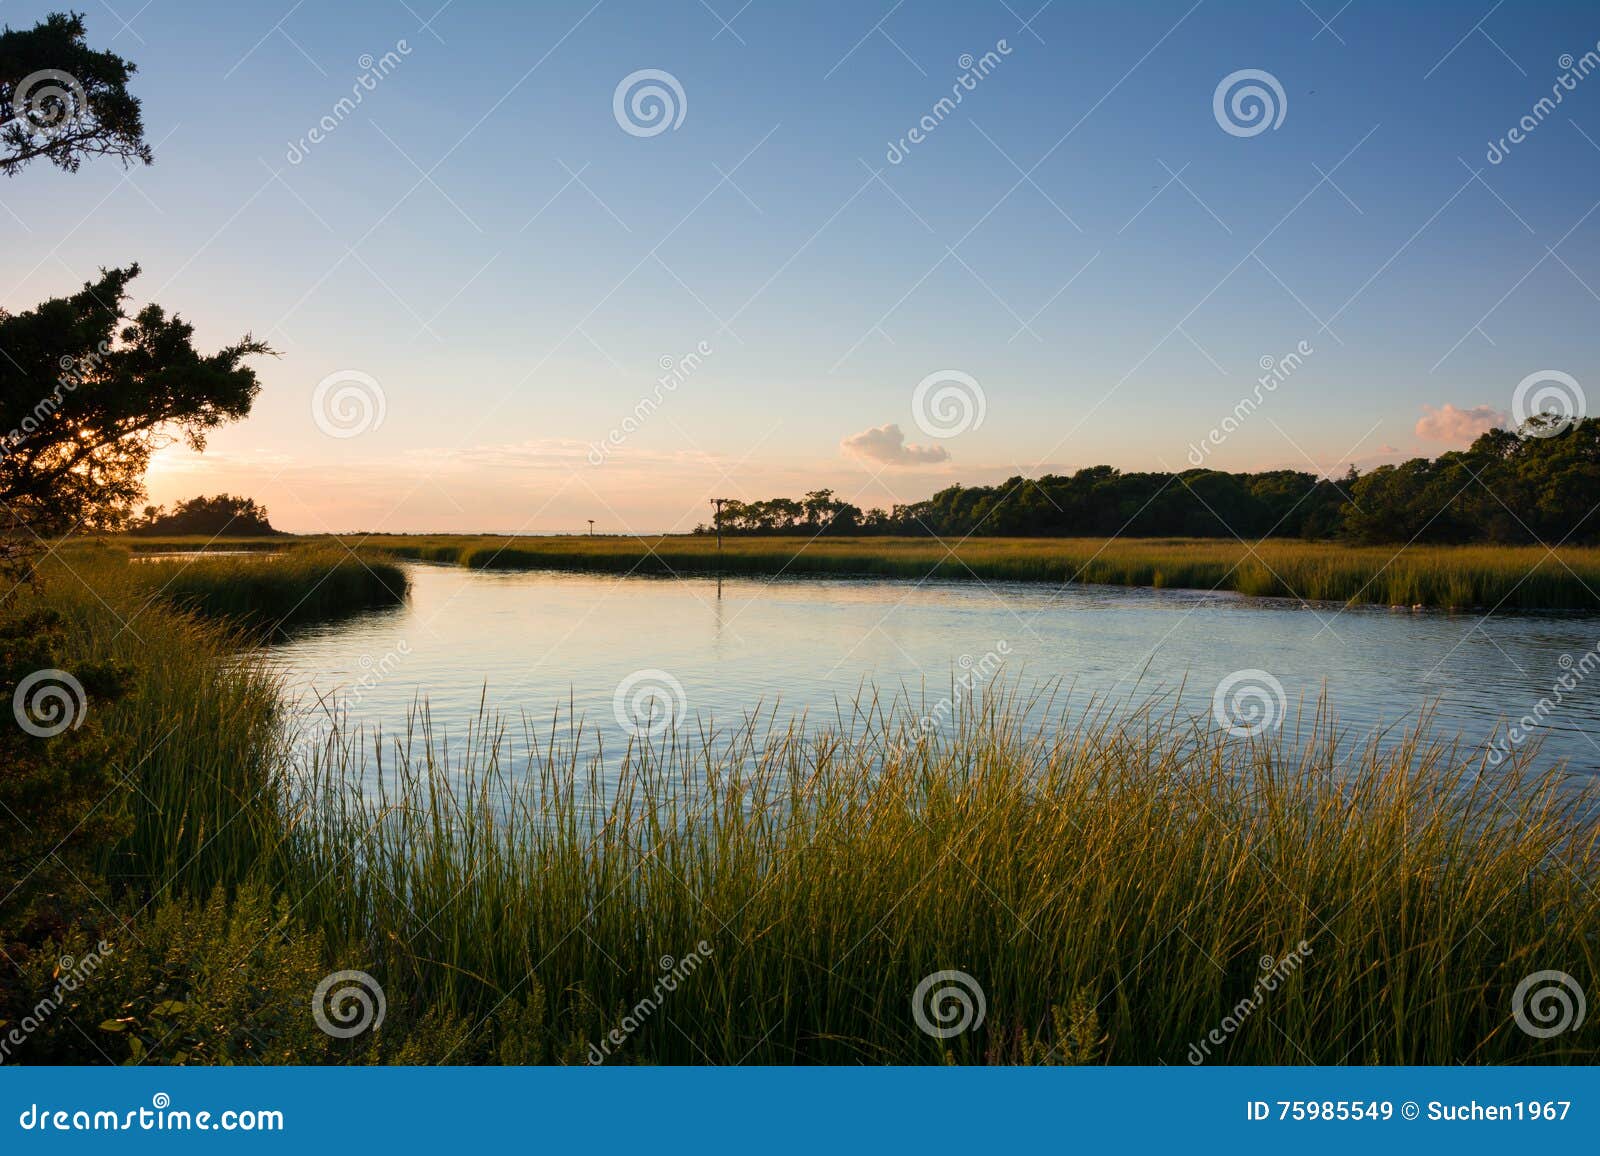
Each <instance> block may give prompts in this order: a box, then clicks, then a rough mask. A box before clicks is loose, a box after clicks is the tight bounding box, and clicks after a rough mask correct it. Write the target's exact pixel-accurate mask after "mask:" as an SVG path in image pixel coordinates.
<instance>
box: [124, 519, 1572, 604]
mask: <svg viewBox="0 0 1600 1156" xmlns="http://www.w3.org/2000/svg"><path fill="white" fill-rule="evenodd" d="M316 540H317V539H311V541H316ZM347 541H348V542H349V543H350V544H351V545H357V544H359V545H360V547H361V549H363V550H372V551H377V552H381V553H387V554H392V555H394V556H397V557H401V558H410V559H414V560H417V561H426V562H449V563H456V564H459V565H463V566H470V567H475V568H481V569H513V570H514V569H564V570H593V571H602V572H607V573H623V574H632V573H637V574H708V573H715V572H717V571H718V570H719V569H720V571H721V572H723V573H727V574H780V573H781V574H787V575H805V574H845V575H860V576H880V577H893V578H911V579H921V578H930V577H931V578H942V579H954V580H974V579H982V580H984V581H1017V582H1051V583H1057V584H1060V583H1066V582H1098V583H1107V584H1110V585H1116V586H1153V587H1168V588H1185V589H1196V590H1231V591H1236V592H1238V593H1241V594H1248V595H1255V596H1262V597H1274V598H1299V599H1303V600H1307V601H1323V600H1327V601H1333V602H1355V603H1375V604H1378V605H1386V606H1404V607H1411V606H1417V605H1421V606H1428V607H1446V608H1456V609H1468V608H1474V609H1487V608H1495V609H1520V610H1597V609H1600V549H1596V548H1591V547H1563V548H1558V549H1555V550H1546V549H1545V548H1544V547H1543V546H1406V547H1403V548H1399V547H1386V546H1351V545H1348V544H1345V543H1339V542H1300V541H1292V540H1287V539H1267V540H1263V541H1260V542H1255V543H1250V544H1246V543H1243V542H1237V541H1225V540H1221V539H1217V538H1145V539H1139V538H1130V539H1122V538H1117V539H1090V538H971V539H967V540H964V541H959V542H951V543H943V542H940V541H938V540H936V539H931V538H884V537H867V538H845V537H831V536H830V537H821V538H816V539H809V540H808V539H806V538H800V537H770V538H759V537H756V538H752V537H730V538H727V539H725V541H724V545H723V552H722V555H721V558H720V561H719V559H718V555H717V551H716V542H715V539H712V538H709V537H706V536H703V535H681V534H680V535H654V536H648V535H647V536H640V537H632V536H600V537H584V536H570V537H484V538H475V537H471V536H460V535H423V536H407V535H363V536H351V537H350V538H348V539H347ZM282 542H283V539H258V540H249V541H246V542H230V543H229V544H230V546H237V547H245V548H248V547H250V546H258V547H262V548H265V547H268V546H270V545H273V544H274V543H276V544H278V545H281V543H282ZM185 544H189V545H198V544H200V541H199V540H197V539H170V540H169V539H144V540H139V541H138V548H141V549H160V548H167V549H171V548H182V547H183V546H184V545H185Z"/></svg>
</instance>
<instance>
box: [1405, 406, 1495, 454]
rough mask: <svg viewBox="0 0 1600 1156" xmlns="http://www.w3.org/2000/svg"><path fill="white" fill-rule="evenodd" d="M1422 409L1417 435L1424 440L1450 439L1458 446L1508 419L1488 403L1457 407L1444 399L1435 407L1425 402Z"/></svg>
mask: <svg viewBox="0 0 1600 1156" xmlns="http://www.w3.org/2000/svg"><path fill="white" fill-rule="evenodd" d="M1422 409H1423V414H1422V417H1421V418H1420V419H1418V421H1417V436H1418V437H1419V438H1422V439H1423V440H1424V441H1430V442H1449V443H1451V444H1452V445H1459V446H1465V445H1467V444H1469V443H1470V442H1472V440H1473V439H1474V438H1476V437H1477V436H1478V435H1479V434H1485V433H1488V432H1489V431H1490V430H1492V429H1494V428H1495V427H1496V426H1503V425H1505V424H1506V421H1507V420H1508V419H1507V418H1506V415H1505V414H1503V413H1501V412H1500V411H1499V410H1497V409H1495V408H1494V407H1493V406H1487V405H1475V406H1473V407H1472V408H1471V409H1458V408H1457V407H1455V406H1453V405H1451V404H1450V403H1449V402H1445V403H1444V405H1442V406H1439V407H1438V408H1437V409H1436V408H1434V407H1433V406H1431V405H1425V406H1423V407H1422Z"/></svg>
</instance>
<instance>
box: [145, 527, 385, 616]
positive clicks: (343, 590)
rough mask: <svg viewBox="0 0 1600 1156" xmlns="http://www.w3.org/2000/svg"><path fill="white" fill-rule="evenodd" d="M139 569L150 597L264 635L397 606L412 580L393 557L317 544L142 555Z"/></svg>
mask: <svg viewBox="0 0 1600 1156" xmlns="http://www.w3.org/2000/svg"><path fill="white" fill-rule="evenodd" d="M134 570H135V573H136V575H137V577H138V578H140V579H142V581H143V585H144V586H145V587H146V588H147V590H148V591H149V594H148V597H149V598H162V599H165V600H167V601H169V602H171V603H173V604H174V605H176V606H178V607H180V608H181V609H185V610H190V611H193V612H194V613H196V614H200V615H203V616H205V617H211V618H222V619H226V620H228V621H229V622H232V623H234V624H236V625H238V626H242V627H245V628H247V629H249V630H251V631H253V632H256V633H265V634H273V633H279V632H282V631H284V630H286V629H288V628H290V627H293V626H298V625H303V624H305V623H308V622H324V621H328V620H330V619H335V618H342V617H345V616H346V615H349V614H353V613H358V612H360V611H362V610H371V609H378V608H381V607H386V606H395V605H398V604H399V603H401V602H403V601H404V600H405V596H406V591H407V589H408V588H409V585H410V582H409V579H408V578H407V577H406V573H405V571H404V569H402V568H401V567H400V566H399V565H397V564H396V563H395V562H394V560H393V559H391V558H388V557H384V556H382V555H379V554H375V553H370V552H368V553H355V552H352V551H349V550H346V549H344V548H343V547H341V546H337V545H320V544H309V545H303V546H299V547H297V548H294V549H290V550H286V551H283V552H282V553H278V554H270V555H268V554H260V555H244V556H239V555H227V556H221V557H213V556H208V555H207V554H205V553H204V552H197V553H195V554H194V555H193V556H192V557H187V558H154V559H141V560H140V561H139V563H138V565H137V566H135V567H134Z"/></svg>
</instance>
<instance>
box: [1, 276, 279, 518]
mask: <svg viewBox="0 0 1600 1156" xmlns="http://www.w3.org/2000/svg"><path fill="white" fill-rule="evenodd" d="M138 272H139V267H138V266H137V265H131V266H128V267H127V268H123V269H109V270H104V271H102V273H101V276H100V279H99V280H98V281H95V282H91V283H89V284H86V285H85V286H84V287H83V289H82V290H81V291H79V292H78V293H76V294H73V295H72V296H70V297H57V298H53V299H51V300H49V301H46V302H44V303H43V304H41V305H39V306H37V307H36V308H34V309H31V310H29V311H27V312H24V313H16V314H12V313H7V312H5V311H4V310H0V348H3V349H5V350H6V352H7V353H8V354H9V355H10V356H9V357H7V358H5V359H4V360H0V512H3V516H4V519H5V524H4V527H3V529H4V532H5V535H6V537H7V538H9V539H11V540H12V542H13V545H14V546H17V545H20V546H21V547H24V548H25V547H27V546H28V545H29V543H30V541H32V542H38V541H44V540H48V539H50V538H52V537H54V536H57V535H60V534H63V533H66V532H69V531H71V530H74V529H91V530H93V529H105V528H111V527H114V526H115V525H116V524H117V523H118V522H119V521H120V519H121V517H122V512H123V511H124V510H125V509H126V508H128V507H129V506H130V505H132V504H133V503H134V502H136V501H138V500H139V499H141V498H142V497H143V496H144V472H145V468H146V466H148V464H149V461H150V455H151V454H152V453H153V452H154V451H155V450H157V449H159V448H161V447H162V446H165V445H168V444H171V443H172V442H173V441H174V440H176V439H179V438H181V439H182V440H183V441H185V442H186V443H187V444H188V445H189V446H190V447H191V448H194V449H202V448H204V446H205V438H206V434H207V432H208V431H210V430H212V429H214V428H215V427H217V426H219V425H222V424H223V423H225V422H229V421H234V420H236V419H238V418H241V417H243V416H245V414H247V413H249V412H250V405H251V403H252V402H253V401H254V400H255V396H256V392H257V390H258V389H259V388H260V385H259V382H258V381H257V380H256V375H255V372H254V370H252V369H251V368H249V366H247V365H245V364H244V362H245V359H246V358H248V357H250V356H251V355H253V354H260V353H269V352H271V351H270V350H269V349H268V347H267V346H266V345H264V344H263V343H261V342H259V341H256V340H254V339H253V338H251V337H250V336H249V335H246V336H245V337H244V338H242V339H241V340H240V341H238V342H236V343H235V344H233V345H228V346H225V347H223V348H222V349H220V350H218V351H217V352H215V353H210V354H204V353H201V352H199V351H198V350H196V349H195V347H194V344H193V336H194V328H193V326H191V325H189V324H188V323H187V322H186V321H184V320H183V319H182V318H180V317H178V316H177V315H176V314H174V315H170V316H169V315H168V314H167V313H166V311H165V310H163V309H162V308H161V307H160V306H159V305H153V304H152V305H146V306H144V307H143V308H142V309H140V310H139V311H138V312H137V313H135V314H133V315H131V316H130V315H129V314H128V312H127V310H126V307H125V306H126V302H127V293H126V289H127V285H128V282H129V281H131V280H132V279H133V278H134V277H135V276H136V275H137V274H138Z"/></svg>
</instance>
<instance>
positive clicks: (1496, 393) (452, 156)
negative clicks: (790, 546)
mask: <svg viewBox="0 0 1600 1156" xmlns="http://www.w3.org/2000/svg"><path fill="white" fill-rule="evenodd" d="M439 4H440V0H404V2H401V0H384V2H375V3H348V4H340V5H338V6H332V5H322V4H316V3H304V2H301V3H295V2H294V0H274V2H271V3H229V4H227V5H216V4H208V3H198V2H193V3H191V2H180V0H149V2H148V3H143V6H142V7H141V6H140V0H115V7H113V5H112V4H111V3H107V2H105V0H83V6H84V14H85V16H86V19H87V22H88V27H89V41H90V43H91V44H92V45H95V46H97V47H103V48H110V49H112V50H114V51H116V52H118V53H120V54H121V55H123V56H125V57H127V58H129V59H131V60H132V61H134V62H136V63H137V65H138V66H139V73H138V75H137V76H136V77H135V79H134V82H133V85H132V87H133V91H134V92H135V94H136V95H138V96H139V97H140V98H141V99H142V100H143V104H144V118H145V125H146V135H147V139H148V140H149V142H150V143H151V145H152V146H153V148H154V152H155V163H154V164H153V165H151V166H149V167H139V168H137V169H134V170H128V171H124V170H123V169H122V168H120V167H119V166H118V165H117V164H116V163H115V162H113V161H109V160H101V161H93V160H91V161H90V162H88V163H86V164H85V165H84V167H83V168H82V169H81V170H80V171H79V172H78V173H76V174H65V173H61V172H59V171H57V170H55V169H50V168H45V167H42V166H39V165H34V166H33V167H31V168H29V169H27V170H25V171H24V172H23V173H22V174H21V175H19V176H16V177H13V178H11V179H9V180H7V181H4V182H0V237H3V239H4V260H3V262H0V306H3V307H4V308H7V309H10V310H13V311H15V310H20V309H25V308H28V307H29V306H31V305H33V304H36V303H37V302H38V301H40V300H42V299H44V298H47V297H50V296H57V295H62V294H65V293H68V292H71V291H73V290H75V289H76V288H77V287H78V286H79V285H81V284H82V283H83V282H84V281H86V280H88V279H90V278H91V277H93V276H94V275H95V271H96V270H97V269H98V268H99V267H102V266H108V265H114V264H122V263H126V262H129V261H138V262H139V263H140V265H141V266H142V269H143V273H142V275H141V276H140V277H139V278H138V280H137V281H135V282H134V284H133V286H132V293H133V296H134V299H135V303H136V304H137V303H142V302H144V301H156V302H159V303H160V304H162V305H163V306H165V307H166V308H168V309H169V310H174V311H177V312H179V313H180V314H182V315H183V316H184V317H185V318H186V319H188V320H190V321H191V322H193V323H194V325H195V326H196V333H197V336H196V340H197V343H198V344H200V345H201V346H202V347H203V348H207V349H209V348H214V347H217V346H221V345H223V344H226V343H229V342H231V341H233V340H236V339H237V338H238V337H240V336H241V335H242V334H244V333H246V332H250V333H253V334H254V335H255V336H257V337H259V338H262V339H264V340H266V341H267V342H269V343H270V344H271V345H272V346H273V347H274V349H275V350H276V351H277V352H278V356H276V357H273V358H264V359H261V360H260V361H258V362H257V363H256V367H257V369H258V372H259V374H260V377H261V381H262V389H261V394H260V397H259V399H258V400H257V402H256V404H255V408H254V411H253V412H252V414H251V415H250V417H249V418H248V419H246V420H245V421H243V422H241V423H238V424H236V425H234V426H231V427H228V428H225V429H222V430H219V431H217V432H216V433H214V434H213V435H212V436H211V439H210V442H209V445H208V447H207V449H206V451H205V452H204V453H203V454H200V455H196V454H193V453H191V452H189V451H188V450H186V449H184V448H182V447H181V446H175V447H173V448H171V449H168V450H165V451H163V452H162V453H161V454H160V455H158V457H157V459H156V461H155V464H154V466H153V468H152V471H151V475H150V478H149V488H150V496H151V500H152V501H153V502H160V503H170V502H172V501H174V500H176V499H181V498H186V497H191V496H194V495H196V494H201V493H207V494H209V493H216V492H221V491H228V492H233V493H240V494H245V495H248V496H251V497H253V498H255V499H257V500H258V501H260V502H262V503H263V504H264V505H266V506H267V508H268V509H269V510H270V511H271V514H272V518H273V521H274V522H275V523H276V524H278V525H279V526H280V527H282V528H285V529H289V530H293V531H299V532H321V531H349V530H369V531H387V532H421V531H441V532H442V531H467V532H473V531H483V532H503V533H514V532H521V533H565V532H584V531H586V530H587V524H588V520H589V519H594V522H595V528H596V530H597V531H599V532H616V533H624V532H639V533H643V532H656V531H673V530H678V531H682V530H688V529H692V528H693V527H694V526H695V525H696V524H697V523H699V522H703V521H706V520H707V516H708V511H709V506H708V504H707V503H708V499H709V498H711V497H714V496H722V497H736V498H743V499H752V498H761V497H769V496H773V495H779V494H782V495H799V494H801V493H803V492H805V491H807V490H813V489H819V488H831V489H833V490H834V491H835V493H836V495H837V496H839V497H841V498H844V499H847V500H850V501H853V502H855V503H856V504H858V505H861V506H864V507H867V506H873V505H884V506H887V505H890V504H892V503H894V502H903V501H912V500H916V499H919V498H923V497H926V496H928V495H929V494H931V493H932V492H934V491H935V490H937V489H941V488H943V487H945V486H948V485H952V484H956V483H961V484H969V485H970V484H986V483H992V482H995V481H998V480H1001V479H1004V478H1007V477H1010V476H1013V475H1018V474H1020V475H1025V476H1037V475H1039V474H1042V473H1050V472H1064V471H1071V470H1075V469H1078V468H1081V467H1084V466H1088V465H1096V464H1101V463H1108V464H1111V465H1114V466H1117V467H1119V468H1121V469H1124V470H1151V469H1183V468H1187V467H1188V466H1190V465H1191V464H1195V463H1196V462H1197V461H1203V462H1204V463H1205V464H1207V465H1210V466H1214V467H1216V468H1220V469H1229V470H1259V469H1275V468H1296V469H1305V470H1308V471H1316V472H1326V473H1341V472H1343V470H1344V469H1345V468H1346V467H1347V466H1348V465H1350V464H1354V465H1356V466H1357V467H1358V468H1361V469H1369V468H1371V467H1373V466H1374V465H1377V464H1379V463H1383V462H1394V461H1399V460H1403V459H1405V458H1408V457H1414V456H1419V455H1427V456H1433V455H1436V454H1438V453H1440V452H1443V451H1445V450H1448V449H1452V448H1460V447H1462V446H1464V445H1466V444H1467V443H1468V442H1469V441H1470V440H1471V438H1472V437H1473V436H1475V435H1476V434H1477V433H1478V432H1481V431H1482V430H1483V429H1485V428H1488V427H1489V426H1491V425H1494V424H1505V423H1507V422H1514V420H1515V416H1516V415H1517V413H1518V404H1519V403H1518V388H1519V385H1522V383H1524V382H1529V381H1530V380H1532V381H1533V385H1532V386H1524V387H1523V395H1524V397H1526V396H1537V395H1538V391H1539V390H1543V389H1547V388H1556V389H1561V390H1566V391H1567V392H1568V393H1569V394H1572V393H1574V392H1576V393H1579V394H1581V391H1582V389H1583V388H1584V387H1585V386H1587V387H1588V388H1590V389H1595V390H1600V381H1596V380H1586V379H1589V378H1590V377H1591V375H1593V374H1594V373H1595V370H1596V366H1597V364H1600V358H1597V356H1596V355H1597V353H1600V292H1597V288H1600V260H1597V258H1600V211H1597V210H1600V75H1589V74H1588V73H1589V72H1590V68H1589V67H1588V65H1586V64H1585V61H1584V54H1585V53H1597V52H1600V48H1597V43H1600V9H1596V8H1595V7H1594V6H1593V5H1592V4H1587V5H1586V4H1544V5H1538V6H1533V5H1522V4H1504V3H1496V2H1494V0H1486V2H1467V3H1378V2H1376V0H1349V2H1348V3H1343V4H1342V6H1341V3H1340V0H1308V2H1306V3H1301V2H1299V0H1291V2H1287V3H1274V4H1239V3H1222V2H1220V0H1198V2H1196V0H1179V2H1178V3H1164V2H1161V3H1156V2H1152V3H1070V2H1067V0H1054V2H1052V3H1043V4H1042V5H1041V3H1040V0H1003V2H1002V0H992V2H991V0H972V2H970V3H960V4H957V3H931V2H930V3H919V2H916V0H902V2H899V3H897V2H896V0H867V2H865V3H863V2H860V0H857V2H840V3H834V2H823V3H805V4H799V3H783V4H780V3H777V2H776V0H749V2H748V3H743V2H742V0H703V2H702V0H695V2H689V3H632V2H625V0H599V2H596V0H579V2H577V3H565V2H559V3H554V2H553V3H538V4H501V3H493V4H491V3H475V2H471V0H453V2H450V3H444V4H443V6H442V7H440V6H439ZM53 7H55V5H52V4H48V3H34V2H32V0H0V21H4V22H5V23H7V24H9V25H10V26H12V27H19V26H28V25H31V24H32V23H33V22H35V21H36V20H37V19H39V18H40V17H42V16H43V15H44V14H45V13H47V12H48V11H50V10H52V8H53ZM1588 60H1589V62H1590V64H1596V62H1597V61H1600V57H1597V56H1593V55H1591V56H1590V57H1589V58H1588ZM1595 71H1600V64H1597V66H1596V68H1595ZM640 73H643V74H644V75H642V76H639V75H636V74H640ZM1241 73H1242V74H1244V75H1242V76H1236V75H1235V74H1241ZM1563 76H1566V78H1567V83H1566V84H1565V85H1563V83H1562V77H1563ZM963 78H964V79H963ZM1230 78H1231V80H1230ZM1251 88H1253V89H1254V90H1255V93H1256V94H1258V95H1260V96H1262V97H1263V98H1264V100H1256V99H1254V98H1253V97H1252V96H1251V95H1250V93H1249V91H1247V90H1249V89H1251ZM1241 91H1243V95H1242V96H1241V99H1240V101H1238V102H1234V101H1233V100H1231V99H1230V98H1231V96H1233V95H1234V94H1236V93H1240V92H1241ZM1557 91H1558V92H1560V94H1561V101H1560V102H1559V104H1557V103H1555V102H1554V100H1553V98H1552V99H1551V100H1550V101H1549V102H1547V103H1546V105H1545V106H1544V107H1542V108H1540V107H1538V105H1539V101H1540V100H1541V98H1543V97H1551V95H1552V92H1557ZM954 93H959V94H960V100H959V102H957V101H956V100H955V99H954V96H953V94H954ZM635 94H640V99H639V100H638V101H634V100H632V99H630V98H631V97H632V96H633V95H635ZM657 98H660V99H657ZM946 98H948V99H946ZM941 102H943V103H941ZM1263 104H1265V105H1266V106H1267V107H1265V109H1264V108H1263ZM1519 126H1521V127H1519ZM1513 130H1515V133H1514V136H1513V135H1508V134H1512V133H1513ZM1552 375H1566V377H1565V378H1564V379H1563V378H1561V377H1559V376H1552ZM1263 377H1265V378H1266V380H1267V381H1268V382H1269V383H1270V384H1268V385H1265V386H1264V385H1263V384H1262V379H1263ZM1552 381H1553V382H1555V383H1556V384H1555V385H1554V386H1550V382H1552ZM1530 390H1532V391H1533V392H1532V394H1530V392H1529V391H1530ZM1596 397H1597V403H1600V394H1597V395H1596ZM1573 404H1578V403H1576V402H1574V403H1573Z"/></svg>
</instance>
